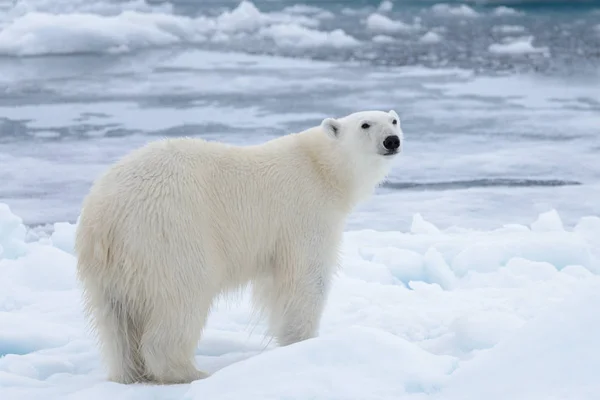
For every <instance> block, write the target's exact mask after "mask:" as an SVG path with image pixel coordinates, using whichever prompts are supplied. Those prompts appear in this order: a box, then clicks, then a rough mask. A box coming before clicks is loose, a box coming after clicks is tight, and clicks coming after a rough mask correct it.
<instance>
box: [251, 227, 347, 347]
mask: <svg viewBox="0 0 600 400" xmlns="http://www.w3.org/2000/svg"><path fill="white" fill-rule="evenodd" d="M313 238H314V237H313ZM332 242H333V243H332ZM293 247H295V248H294V249H291V248H288V249H287V250H288V251H283V252H282V253H280V254H278V257H275V259H274V261H275V263H274V265H273V276H272V277H271V278H270V279H268V280H266V281H263V282H260V283H258V282H257V283H258V285H257V286H256V287H255V289H256V290H257V292H256V297H255V298H256V299H257V300H258V301H259V303H260V304H262V307H264V308H266V311H267V312H268V315H269V317H270V318H269V320H270V321H269V322H270V324H269V325H270V333H271V334H272V335H273V336H275V338H276V339H277V342H278V343H279V345H281V346H286V345H289V344H292V343H296V342H299V341H302V340H306V339H310V338H313V337H315V336H317V334H318V330H319V325H320V322H321V315H322V313H323V310H324V308H325V303H326V301H327V296H328V295H329V289H330V286H331V280H332V279H333V274H334V271H335V267H336V266H337V254H338V253H337V250H336V248H337V246H335V241H331V240H330V241H325V240H323V241H321V242H320V243H315V242H314V241H312V242H311V243H304V244H302V245H300V246H298V244H296V245H295V246H293Z"/></svg>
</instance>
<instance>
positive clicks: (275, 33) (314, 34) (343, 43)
mask: <svg viewBox="0 0 600 400" xmlns="http://www.w3.org/2000/svg"><path fill="white" fill-rule="evenodd" d="M258 35H259V36H262V37H265V38H270V39H272V40H273V41H274V42H275V43H276V44H277V45H278V46H282V47H298V48H308V47H326V46H330V47H352V46H356V45H358V44H359V43H360V42H359V41H358V40H356V39H355V38H354V37H352V36H350V35H348V34H347V33H346V32H344V31H343V30H341V29H335V30H333V31H331V32H323V31H317V30H313V29H309V28H306V27H303V26H300V25H297V24H277V25H271V26H268V27H264V28H262V29H260V30H259V32H258Z"/></svg>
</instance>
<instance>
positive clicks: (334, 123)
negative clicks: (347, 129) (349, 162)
mask: <svg viewBox="0 0 600 400" xmlns="http://www.w3.org/2000/svg"><path fill="white" fill-rule="evenodd" d="M321 128H323V130H324V131H325V132H327V134H328V135H329V136H331V137H332V138H337V137H338V135H339V134H340V128H341V124H340V123H339V121H338V120H336V119H335V118H325V119H324V120H323V122H321Z"/></svg>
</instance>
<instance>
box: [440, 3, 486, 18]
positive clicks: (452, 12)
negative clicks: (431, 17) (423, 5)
mask: <svg viewBox="0 0 600 400" xmlns="http://www.w3.org/2000/svg"><path fill="white" fill-rule="evenodd" d="M431 10H432V11H433V12H434V13H435V14H438V15H445V16H456V17H470V18H472V17H477V16H479V13H477V11H475V10H474V9H472V8H471V7H469V6H468V5H466V4H460V5H456V6H453V5H450V4H445V3H440V4H434V5H433V6H432V7H431Z"/></svg>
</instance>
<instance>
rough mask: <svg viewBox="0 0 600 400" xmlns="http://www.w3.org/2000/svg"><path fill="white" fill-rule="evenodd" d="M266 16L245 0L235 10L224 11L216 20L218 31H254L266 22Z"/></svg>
mask: <svg viewBox="0 0 600 400" xmlns="http://www.w3.org/2000/svg"><path fill="white" fill-rule="evenodd" d="M267 20H268V18H267V16H266V15H264V14H263V13H261V12H260V10H259V9H258V8H256V6H255V5H254V4H253V3H252V2H250V1H247V0H242V1H241V2H240V4H238V6H237V7H236V8H234V9H233V10H231V11H225V12H224V13H223V14H221V15H219V16H218V17H217V19H216V23H217V25H218V27H219V31H223V32H239V31H250V30H256V29H258V28H260V27H261V26H263V25H264V24H265V23H266V22H267Z"/></svg>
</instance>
